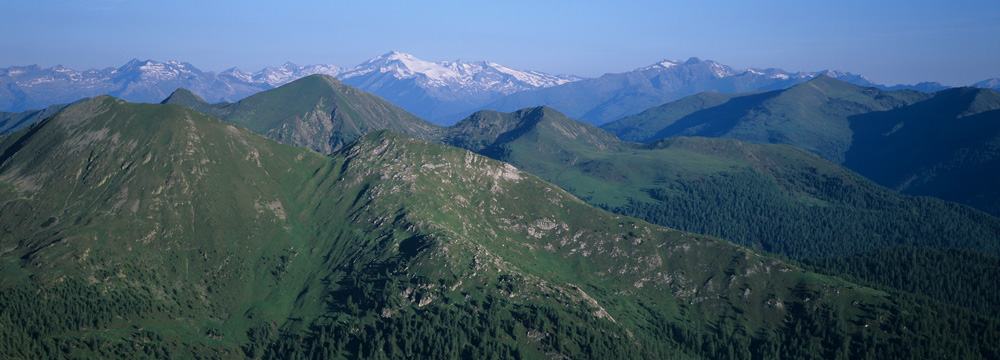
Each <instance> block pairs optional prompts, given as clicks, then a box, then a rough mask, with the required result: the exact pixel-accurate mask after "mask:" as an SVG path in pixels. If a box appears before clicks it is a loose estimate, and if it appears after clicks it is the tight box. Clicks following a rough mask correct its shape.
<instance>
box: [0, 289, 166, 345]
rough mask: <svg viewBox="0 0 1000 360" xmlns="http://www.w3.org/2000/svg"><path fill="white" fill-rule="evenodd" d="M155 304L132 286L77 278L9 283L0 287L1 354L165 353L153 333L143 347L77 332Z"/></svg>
mask: <svg viewBox="0 0 1000 360" xmlns="http://www.w3.org/2000/svg"><path fill="white" fill-rule="evenodd" d="M156 310H162V309H158V308H157V306H156V305H154V303H153V302H152V301H151V297H150V296H149V295H148V294H145V293H143V292H139V291H135V290H133V289H128V288H126V289H118V290H110V291H102V290H101V289H100V288H99V287H97V286H93V285H90V284H86V283H84V282H83V281H81V280H77V279H72V278H67V279H65V280H64V281H62V282H58V283H56V284H55V285H53V286H52V287H46V288H42V289H38V288H34V287H27V286H21V287H13V288H8V289H4V290H3V291H0V349H2V356H0V357H3V358H8V359H18V358H20V359H39V358H64V357H73V355H74V354H76V355H77V356H79V354H80V353H82V354H92V355H100V356H108V357H118V356H122V357H129V356H133V355H145V356H157V355H163V354H165V353H164V352H163V351H164V348H163V346H162V343H160V342H157V341H155V340H157V338H156V335H155V334H152V333H149V334H148V336H147V338H148V339H149V341H148V344H147V345H148V346H143V345H140V346H134V345H135V344H134V343H129V344H125V343H121V342H119V343H108V342H106V341H102V340H101V339H98V338H95V337H89V338H87V337H79V336H74V335H77V334H81V333H85V332H87V331H95V330H102V329H107V328H109V327H111V326H112V324H115V323H116V322H117V323H119V324H120V323H121V322H123V321H124V320H126V319H131V318H135V317H138V316H142V315H145V314H149V313H150V312H153V311H156Z"/></svg>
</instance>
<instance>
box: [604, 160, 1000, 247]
mask: <svg viewBox="0 0 1000 360" xmlns="http://www.w3.org/2000/svg"><path fill="white" fill-rule="evenodd" d="M808 179H809V178H806V177H803V178H799V179H792V181H798V182H800V183H798V184H796V187H801V188H809V189H813V190H814V191H815V193H813V194H810V195H812V196H813V197H814V198H817V199H824V200H825V201H826V202H815V203H813V204H810V206H802V204H801V203H800V201H801V200H800V199H797V198H795V197H794V196H792V195H789V194H788V193H787V192H785V191H783V190H782V189H781V188H780V187H777V186H774V184H773V181H772V180H771V179H769V178H767V177H766V176H765V175H762V174H760V173H757V172H750V171H731V172H727V173H724V174H722V175H721V176H713V177H705V178H703V179H702V180H701V181H671V182H668V183H667V184H666V185H665V186H663V187H657V188H651V189H647V193H648V194H649V195H650V197H652V198H653V199H655V200H656V201H655V202H640V201H635V200H630V201H629V203H628V204H626V205H624V206H616V207H610V206H607V205H602V206H601V207H603V208H605V209H607V210H609V211H611V212H614V213H618V214H622V215H627V216H632V217H637V218H640V219H643V220H646V221H649V222H652V223H654V224H659V225H664V226H668V227H673V228H676V229H680V230H685V231H691V232H695V233H701V234H707V235H712V236H717V237H721V238H723V239H727V240H730V241H733V242H735V243H738V244H741V245H744V246H748V247H752V248H755V249H758V250H764V251H768V252H772V253H777V254H781V255H784V256H788V257H790V258H793V259H805V258H820V257H836V256H842V255H850V254H854V253H860V252H866V251H872V250H876V249H881V248H885V247H889V246H894V245H900V244H898V243H896V242H897V241H899V240H900V239H902V240H903V241H908V242H909V243H903V244H902V245H912V246H927V247H933V248H953V247H971V248H974V249H976V250H979V251H982V252H985V253H988V254H998V253H1000V243H998V242H997V241H996V239H994V238H993V235H992V234H995V233H996V232H997V229H1000V220H998V219H997V218H995V217H992V216H989V215H987V214H985V213H982V212H979V211H977V210H974V209H972V208H969V207H966V206H962V205H958V204H954V203H949V202H944V201H940V200H937V199H933V198H927V197H899V196H897V195H896V194H895V193H893V192H891V191H889V190H888V189H883V190H884V191H881V192H870V193H869V194H872V195H871V196H870V197H869V196H860V195H858V194H859V192H856V191H846V190H847V184H845V183H844V181H845V180H844V179H842V178H840V177H830V176H824V177H822V179H823V181H822V182H816V183H803V182H805V181H809V180H808ZM849 195H855V196H849ZM859 209H871V210H867V211H862V210H859ZM907 209H909V210H910V211H904V210H907ZM919 209H923V210H922V211H921V210H919ZM748 210H752V211H753V212H752V213H751V212H748ZM949 216H960V217H963V218H969V217H971V218H974V219H976V220H977V221H975V222H970V221H958V220H957V219H952V218H950V217H949ZM858 224H862V226H858ZM864 229H874V231H872V230H868V231H865V230H864ZM968 234H972V235H968Z"/></svg>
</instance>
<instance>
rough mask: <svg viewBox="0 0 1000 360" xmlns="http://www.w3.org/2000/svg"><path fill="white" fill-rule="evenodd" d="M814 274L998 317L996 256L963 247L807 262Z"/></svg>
mask: <svg viewBox="0 0 1000 360" xmlns="http://www.w3.org/2000/svg"><path fill="white" fill-rule="evenodd" d="M803 262H804V263H806V264H809V265H813V266H815V267H816V269H815V270H816V271H820V272H825V273H828V274H835V275H847V276H848V278H849V279H852V280H855V281H858V280H860V281H858V282H861V283H870V284H879V285H885V286H890V287H893V288H896V289H900V290H903V291H907V292H911V293H914V294H919V295H925V296H928V297H930V298H932V299H935V300H939V301H941V302H944V303H947V304H952V305H956V306H961V307H964V308H967V309H970V310H972V311H975V312H977V313H980V314H984V315H987V316H997V314H1000V257H997V256H992V255H987V254H983V253H981V252H978V251H974V250H965V249H934V248H928V247H912V246H902V247H889V248H885V249H878V250H874V251H869V252H864V253H858V254H853V255H849V256H843V257H833V258H817V259H806V260H803Z"/></svg>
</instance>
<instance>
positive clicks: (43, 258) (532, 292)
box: [0, 97, 1000, 358]
mask: <svg viewBox="0 0 1000 360" xmlns="http://www.w3.org/2000/svg"><path fill="white" fill-rule="evenodd" d="M567 130H569V129H567ZM0 154H2V155H0V204H2V205H0V206H2V208H0V210H2V211H0V233H2V234H3V236H2V237H0V249H2V251H3V252H2V253H0V267H2V269H3V273H4V275H5V276H4V277H3V279H0V319H3V320H4V321H2V322H0V331H2V334H4V336H0V342H3V343H2V344H0V348H2V349H5V353H4V355H5V357H11V358H39V357H99V356H104V357H180V358H187V357H234V358H242V357H265V358H324V357H345V358H355V357H387V358H402V357H411V356H413V357H435V358H458V357H466V358H478V357H490V356H496V357H502V358H552V357H562V356H568V357H573V358H588V357H589V358H609V357H611V356H619V357H628V358H664V357H689V358H746V357H747V355H750V356H752V357H755V358H775V357H778V358H817V357H819V358H837V357H840V358H886V357H888V358H913V357H941V356H950V355H957V356H963V357H983V358H991V357H996V356H998V353H997V351H998V349H997V346H996V344H998V343H1000V335H998V334H1000V326H998V324H997V323H996V322H995V320H992V319H989V318H986V317H981V316H978V315H975V314H971V313H968V312H965V311H963V310H960V309H955V308H952V307H948V306H945V305H942V304H938V303H933V302H921V301H922V300H919V299H914V298H910V297H908V296H907V295H904V294H896V293H891V292H890V293H887V292H883V291H878V290H873V289H870V288H865V287H861V286H857V285H854V284H851V283H848V282H845V281H842V280H839V279H837V278H831V277H826V276H822V275H817V274H815V273H810V272H807V271H804V270H802V269H800V268H799V267H797V266H795V265H790V264H786V263H783V262H781V261H780V260H777V259H774V258H771V257H769V256H766V255H761V254H757V253H755V252H753V251H750V250H748V249H746V248H743V247H739V246H736V245H733V244H730V243H728V242H724V241H721V240H717V239H714V238H709V237H706V236H702V235H695V234H691V233H684V232H680V231H676V230H670V229H666V228H662V227H657V226H653V225H650V224H647V223H645V222H642V221H639V220H635V219H631V218H626V217H621V216H617V215H612V214H608V213H605V212H603V211H600V210H597V209H594V208H592V207H590V206H587V205H586V204H584V203H582V202H580V201H579V200H577V199H576V198H575V197H573V196H571V195H569V194H568V193H566V192H564V191H562V190H560V189H559V188H556V187H554V186H552V185H550V184H547V183H545V182H542V181H541V180H539V179H537V178H535V177H534V176H532V175H529V174H527V173H525V172H522V171H520V170H518V169H516V168H514V167H512V166H510V165H507V164H504V163H501V162H497V161H494V160H490V159H487V158H485V157H482V156H478V155H475V154H472V153H470V152H467V151H464V150H460V149H456V148H452V147H446V146H441V145H434V144H430V143H426V142H424V141H421V140H417V139H414V138H410V137H408V136H405V135H402V134H398V133H393V132H385V131H382V132H375V133H370V134H368V135H366V136H364V137H363V138H361V139H360V140H359V141H358V142H356V143H354V144H352V145H350V146H347V147H345V148H344V149H342V150H341V151H339V152H337V153H335V154H334V155H333V156H332V157H324V156H320V155H319V154H316V153H314V152H311V151H307V150H303V149H297V148H293V147H289V146H285V145H280V144H277V143H274V142H271V141H269V140H265V139H263V138H261V137H259V136H256V135H254V134H252V133H250V132H249V131H247V130H245V129H241V128H238V127H235V126H233V125H229V124H227V123H224V122H222V121H219V120H217V119H214V118H211V117H207V116H205V115H202V114H199V113H196V112H193V111H190V110H187V109H183V108H181V107H178V106H173V105H148V104H147V105H140V104H128V103H124V102H121V101H119V100H116V99H113V98H109V97H99V98H95V99H92V100H90V101H87V102H84V103H81V104H78V105H76V106H73V107H70V108H68V109H66V110H64V111H62V112H60V113H59V114H58V115H56V116H55V117H52V118H49V119H47V120H45V121H43V122H41V123H39V124H37V125H35V126H33V127H32V128H30V129H27V130H25V131H21V132H18V133H14V134H12V135H8V136H4V137H0ZM7 349H12V350H7Z"/></svg>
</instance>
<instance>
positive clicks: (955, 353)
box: [244, 277, 1000, 359]
mask: <svg viewBox="0 0 1000 360" xmlns="http://www.w3.org/2000/svg"><path fill="white" fill-rule="evenodd" d="M508 280H509V279H508ZM513 280H514V281H499V282H497V283H494V284H491V285H490V286H488V287H482V288H478V289H476V290H475V291H472V292H468V293H465V294H462V295H461V296H452V297H449V296H448V295H447V294H446V292H444V291H439V292H434V291H432V292H431V293H426V294H423V295H422V296H435V299H436V300H435V301H434V302H431V303H430V304H427V305H426V306H419V305H417V304H402V306H401V307H399V308H392V309H387V308H383V307H379V306H377V304H392V303H394V300H389V299H379V298H380V297H382V296H383V294H398V293H399V292H401V291H405V289H404V288H413V287H419V286H421V285H426V284H428V282H425V281H424V280H420V279H416V280H410V282H407V281H405V280H402V279H397V280H393V281H386V282H381V283H375V285H374V286H368V285H361V284H370V283H369V282H364V283H362V282H355V281H350V282H346V283H345V284H350V283H354V284H358V285H361V287H360V288H354V289H347V290H348V291H346V292H342V291H343V289H342V290H339V291H338V293H340V294H344V293H352V295H351V298H352V300H350V301H351V302H352V304H350V305H346V304H343V303H342V302H343V301H344V299H343V298H337V297H334V298H331V301H332V303H331V307H332V308H334V309H341V310H338V311H334V312H331V313H328V314H327V315H326V316H324V317H322V318H320V319H317V320H316V321H314V322H312V323H311V324H310V325H309V326H308V327H307V328H308V330H306V331H300V332H285V331H286V330H281V329H275V328H273V327H269V326H262V327H261V328H259V329H255V330H251V332H250V333H249V335H250V338H251V339H257V340H256V342H254V343H251V344H249V345H247V346H245V347H244V348H245V349H246V354H247V355H249V356H252V357H263V358H281V359H336V358H348V359H350V358H372V359H399V358H435V359H543V358H544V359H551V358H560V357H563V356H565V357H570V358H583V359H614V358H627V359H662V358H682V359H684V358H687V359H910V358H969V359H975V358H986V359H989V358H996V357H997V356H1000V348H998V346H1000V323H998V322H997V320H996V319H991V318H986V317H983V316H980V315H977V314H975V313H973V312H970V311H967V310H965V309H960V308H957V307H953V306H947V305H944V304H939V303H935V302H933V301H930V300H927V299H923V298H920V297H915V296H911V295H907V294H903V293H898V292H894V293H893V295H892V298H893V300H892V301H891V302H886V303H882V304H879V305H862V304H854V305H851V306H853V307H854V308H856V309H858V310H859V311H858V312H857V313H860V314H863V315H860V316H858V315H849V314H850V313H851V311H844V309H843V308H840V309H836V308H834V307H833V306H832V305H831V304H823V305H816V304H812V303H809V302H790V303H788V309H787V312H786V314H787V315H786V318H785V319H784V320H783V321H782V322H781V325H779V326H776V327H765V328H760V329H756V330H751V329H749V328H747V327H746V325H744V324H745V323H744V322H743V321H742V320H740V319H739V318H738V317H737V316H735V315H730V316H727V317H723V318H721V319H718V320H716V321H709V322H700V321H692V320H691V319H685V318H684V317H683V316H679V315H678V314H672V313H666V312H663V311H661V310H656V309H655V307H643V309H644V310H643V311H642V314H640V315H638V316H639V317H638V318H618V319H616V321H614V322H613V321H611V320H608V319H604V318H598V317H597V316H595V315H594V313H593V309H591V308H589V307H588V305H587V304H584V303H582V302H581V303H579V304H558V302H555V303H554V302H552V301H550V300H552V299H549V298H547V297H546V296H544V295H541V294H535V295H532V297H535V296H537V299H535V300H533V301H530V302H528V301H524V300H518V299H517V297H510V296H505V295H504V294H506V292H505V291H508V290H511V289H513V288H516V287H517V286H518V285H517V284H518V281H517V280H518V279H516V277H515V278H514V279H513ZM495 289H500V290H501V291H497V290H495ZM355 290H356V291H360V293H356V292H354V291H355ZM358 298H360V300H358ZM397 298H398V297H397ZM369 300H372V301H369ZM365 304H371V305H376V306H373V307H369V306H367V305H365ZM396 304H398V301H397V302H396ZM741 311H743V312H746V311H752V309H742V310H741ZM857 313H855V314H857Z"/></svg>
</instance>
